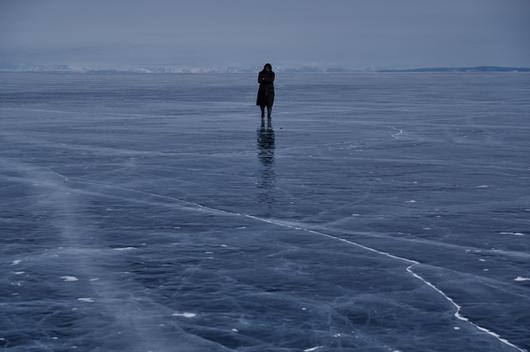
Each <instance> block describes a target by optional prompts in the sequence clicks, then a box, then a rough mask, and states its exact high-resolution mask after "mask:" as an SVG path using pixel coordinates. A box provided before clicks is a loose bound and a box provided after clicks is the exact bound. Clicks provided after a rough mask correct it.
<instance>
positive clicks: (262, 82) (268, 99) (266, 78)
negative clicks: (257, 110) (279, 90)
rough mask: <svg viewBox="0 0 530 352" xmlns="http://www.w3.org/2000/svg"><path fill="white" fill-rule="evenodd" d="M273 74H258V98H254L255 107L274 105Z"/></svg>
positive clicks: (264, 72)
mask: <svg viewBox="0 0 530 352" xmlns="http://www.w3.org/2000/svg"><path fill="white" fill-rule="evenodd" d="M274 77H275V75H274V72H273V71H270V72H267V71H265V70H263V71H261V72H260V73H259V74H258V83H259V89H258V97H257V98H256V105H260V106H267V105H268V106H272V104H274Z"/></svg>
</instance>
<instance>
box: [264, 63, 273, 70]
mask: <svg viewBox="0 0 530 352" xmlns="http://www.w3.org/2000/svg"><path fill="white" fill-rule="evenodd" d="M267 67H269V70H270V71H272V65H271V64H269V63H266V64H265V66H263V70H264V71H266V70H267Z"/></svg>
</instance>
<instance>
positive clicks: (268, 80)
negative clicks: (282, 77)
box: [258, 73, 274, 83]
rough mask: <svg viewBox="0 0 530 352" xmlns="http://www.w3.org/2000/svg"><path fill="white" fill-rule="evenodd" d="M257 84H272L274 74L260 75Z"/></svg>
mask: <svg viewBox="0 0 530 352" xmlns="http://www.w3.org/2000/svg"><path fill="white" fill-rule="evenodd" d="M258 81H259V83H272V82H274V73H272V74H266V73H264V74H260V76H259V77H258Z"/></svg>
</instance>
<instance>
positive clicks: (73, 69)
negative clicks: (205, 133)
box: [0, 64, 530, 74]
mask: <svg viewBox="0 0 530 352" xmlns="http://www.w3.org/2000/svg"><path fill="white" fill-rule="evenodd" d="M260 69H261V68H260V67H259V68H258V67H249V66H234V67H221V68H219V67H182V66H171V65H140V66H123V67H102V66H75V65H65V64H61V65H27V64H17V65H13V64H3V65H2V64H0V72H57V73H100V74H113V73H138V74H142V73H151V74H164V73H194V74H201V73H255V72H256V71H258V70H260ZM274 70H275V71H277V72H293V73H298V72H299V73H311V72H314V73H341V72H344V73H346V72H390V73H399V72H530V67H502V66H473V67H417V68H370V69H352V68H347V67H340V66H324V65H300V66H282V65H276V66H275V68H274Z"/></svg>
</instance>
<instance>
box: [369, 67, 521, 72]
mask: <svg viewBox="0 0 530 352" xmlns="http://www.w3.org/2000/svg"><path fill="white" fill-rule="evenodd" d="M377 72H530V67H503V66H473V67H419V68H403V69H382V70H377Z"/></svg>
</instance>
